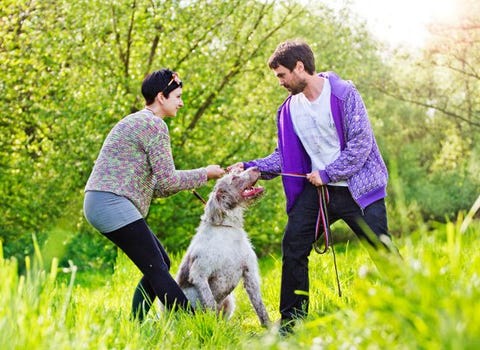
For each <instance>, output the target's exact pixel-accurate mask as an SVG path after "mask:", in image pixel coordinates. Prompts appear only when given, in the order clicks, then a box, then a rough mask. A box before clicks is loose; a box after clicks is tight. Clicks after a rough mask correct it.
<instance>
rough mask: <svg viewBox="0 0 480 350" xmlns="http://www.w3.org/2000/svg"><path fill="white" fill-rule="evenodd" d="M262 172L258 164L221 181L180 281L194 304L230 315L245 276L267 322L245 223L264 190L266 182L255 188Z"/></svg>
mask: <svg viewBox="0 0 480 350" xmlns="http://www.w3.org/2000/svg"><path fill="white" fill-rule="evenodd" d="M259 176H260V172H259V171H258V170H257V169H256V168H249V169H247V170H245V171H241V172H239V171H237V172H233V173H229V174H226V175H225V176H223V177H222V178H220V179H219V180H217V183H216V184H215V187H214V189H213V191H212V192H211V193H210V196H209V199H208V201H207V204H206V206H205V212H204V214H203V215H202V217H201V223H200V225H199V227H198V228H197V232H196V234H195V236H194V237H193V239H192V242H191V243H190V246H189V247H188V249H187V252H186V254H185V256H184V257H183V260H182V262H181V264H180V267H179V271H178V274H177V277H176V280H177V282H178V284H179V286H180V287H181V288H182V290H183V291H184V293H185V295H186V296H187V298H188V299H189V301H190V302H191V303H192V305H193V306H194V307H197V308H198V307H202V308H208V309H212V310H216V311H217V312H218V313H219V314H222V315H223V316H224V317H227V318H229V317H230V316H231V315H232V313H233V311H234V309H235V298H234V296H233V290H234V289H235V287H236V286H237V285H238V283H239V282H240V280H241V279H242V278H243V281H244V286H245V289H246V291H247V294H248V296H249V298H250V302H251V303H252V305H253V307H254V309H255V311H256V313H257V315H258V318H259V320H260V323H261V324H262V325H267V324H268V323H269V322H270V320H269V317H268V313H267V310H266V308H265V305H264V303H263V301H262V297H261V293H260V277H259V271H258V262H257V256H256V255H255V252H254V251H253V248H252V245H251V243H250V240H249V238H248V236H247V233H246V232H245V230H244V228H243V222H244V219H243V214H244V211H245V209H246V208H247V207H248V205H249V204H250V203H252V202H253V201H254V200H255V199H256V198H258V197H259V196H261V195H262V193H263V188H262V187H254V186H255V184H256V182H257V180H258V178H259Z"/></svg>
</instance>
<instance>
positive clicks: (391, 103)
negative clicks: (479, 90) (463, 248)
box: [0, 0, 480, 269]
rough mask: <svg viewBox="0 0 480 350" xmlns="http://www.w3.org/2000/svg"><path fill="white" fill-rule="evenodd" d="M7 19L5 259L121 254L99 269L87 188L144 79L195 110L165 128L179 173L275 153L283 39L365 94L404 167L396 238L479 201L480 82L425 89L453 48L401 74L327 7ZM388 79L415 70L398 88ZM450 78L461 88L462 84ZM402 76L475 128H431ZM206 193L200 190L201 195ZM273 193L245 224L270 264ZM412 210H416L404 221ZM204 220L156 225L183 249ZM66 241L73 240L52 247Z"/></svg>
mask: <svg viewBox="0 0 480 350" xmlns="http://www.w3.org/2000/svg"><path fill="white" fill-rule="evenodd" d="M0 13H1V18H2V20H1V21H0V66H1V70H0V196H1V198H2V203H1V212H2V221H1V223H0V239H1V240H2V242H3V244H4V251H5V255H6V256H16V257H17V258H18V261H19V262H22V261H23V257H24V256H26V255H29V254H31V253H32V252H33V245H32V243H31V235H32V234H36V235H37V237H38V241H39V244H40V245H41V246H42V249H47V250H48V249H50V248H49V247H50V246H51V245H54V246H56V247H57V248H58V249H57V248H55V249H53V248H52V249H50V250H51V251H52V252H53V251H54V252H57V253H58V254H61V255H59V256H58V258H59V259H60V263H61V264H62V265H65V264H66V262H67V261H68V259H71V258H72V259H74V261H75V263H76V264H77V265H78V266H79V268H82V269H83V268H87V267H92V268H93V267H97V268H102V266H105V264H106V266H108V265H109V264H111V263H112V260H111V259H113V258H114V256H115V253H114V250H111V249H107V251H106V253H105V254H104V256H105V259H104V260H102V259H99V258H98V257H96V256H95V254H96V252H97V251H98V250H102V251H103V250H104V248H105V246H106V244H105V243H108V242H106V241H105V240H104V239H103V238H102V237H101V236H98V235H97V234H95V233H94V232H93V231H92V230H91V228H88V229H87V228H85V227H86V225H87V223H86V222H85V221H84V219H83V216H82V211H81V208H82V199H83V188H84V185H85V183H86V181H87V179H88V176H89V173H90V171H91V168H92V165H93V162H94V160H95V158H96V156H97V154H98V151H99V149H100V147H101V145H102V142H103V140H104V138H105V136H106V134H107V133H108V131H109V130H110V129H111V127H112V126H113V125H114V124H115V123H116V122H117V121H118V120H120V119H121V118H122V117H123V116H125V115H127V114H128V113H130V112H132V111H135V110H137V109H139V108H142V106H143V104H142V102H143V101H142V98H141V96H140V93H139V86H140V82H141V80H142V78H143V76H144V75H145V74H146V73H147V72H150V71H152V70H154V69H158V68H160V67H169V68H171V69H174V70H177V71H178V72H179V73H180V76H181V77H182V79H183V81H184V84H185V85H184V92H183V95H184V96H183V97H184V101H185V107H184V108H183V109H182V110H181V111H180V112H179V115H178V116H177V117H176V118H175V119H169V120H168V121H167V122H168V124H169V128H170V133H171V137H172V147H173V153H174V157H175V163H176V166H177V168H178V169H190V168H198V167H201V166H204V165H206V164H221V165H223V166H227V165H230V164H232V163H234V162H237V161H241V160H249V159H253V158H258V157H263V156H265V155H267V154H269V153H270V152H271V151H273V150H274V148H275V147H276V128H275V112H276V110H277V107H278V105H279V104H280V103H281V102H282V100H283V99H284V98H285V96H286V93H285V90H283V89H280V88H279V87H278V82H277V81H276V78H275V77H274V75H273V74H271V72H270V71H269V69H268V68H267V66H266V62H267V60H268V57H269V56H270V54H271V53H272V52H273V50H274V48H275V46H276V45H277V44H278V43H279V42H281V41H283V40H285V39H288V38H296V37H300V38H303V39H305V40H306V41H307V42H309V43H310V44H311V45H312V48H313V49H314V51H315V55H316V59H317V70H319V71H323V70H334V71H336V72H337V73H339V74H340V75H341V76H342V77H345V78H347V79H351V80H353V81H354V82H355V84H356V85H357V87H358V88H359V90H360V92H361V94H362V96H363V98H364V100H365V103H366V105H367V108H368V110H369V113H370V117H371V120H372V125H373V127H374V129H375V132H376V136H377V141H378V142H379V144H380V145H381V148H382V152H383V155H384V156H385V158H386V160H387V164H388V166H389V167H391V166H392V165H393V164H394V163H396V164H397V166H398V170H397V173H398V174H397V179H398V180H397V182H398V185H396V189H393V187H391V188H392V189H390V188H389V192H390V193H389V194H390V196H389V201H390V202H391V203H392V206H391V207H392V208H393V210H394V211H393V212H392V213H393V214H394V215H395V218H394V220H391V222H392V224H393V226H392V231H393V232H409V230H408V229H405V228H406V227H408V228H414V227H415V225H416V223H417V222H418V221H417V220H416V219H414V218H413V217H414V216H415V215H413V216H412V215H411V214H412V213H413V212H415V211H417V212H420V213H421V214H422V216H423V217H424V218H425V219H432V218H433V219H437V220H438V219H442V220H443V219H444V218H445V217H449V218H450V219H452V218H453V217H454V216H455V215H456V213H457V212H458V211H460V210H464V209H465V208H466V207H468V205H470V204H471V201H472V200H473V199H474V198H475V195H476V193H477V192H478V188H479V187H478V186H479V183H478V181H479V180H478V176H476V174H478V169H479V167H480V165H479V164H480V160H479V159H478V155H477V154H478V152H476V151H475V147H477V148H478V146H475V145H477V144H478V142H475V141H476V139H475V137H474V135H475V133H473V132H469V131H470V130H471V129H470V127H471V126H472V121H473V123H475V120H476V119H475V118H476V117H477V116H476V114H475V113H476V112H475V108H476V107H475V106H476V105H477V104H476V103H477V100H478V99H477V98H475V96H477V95H478V94H476V95H475V91H476V90H475V89H476V87H477V83H476V81H475V79H474V77H471V78H469V79H471V80H469V84H468V87H469V89H467V90H466V91H468V92H469V94H468V99H464V98H463V97H462V95H461V94H458V93H451V91H450V90H445V89H433V88H429V89H425V90H421V87H433V86H436V85H438V84H435V83H436V82H437V81H443V80H435V79H440V78H441V79H444V77H445V74H442V73H438V71H439V67H436V66H435V65H433V63H435V62H446V61H448V60H447V58H449V59H450V60H452V59H453V58H452V57H450V56H448V55H447V54H448V52H449V51H448V50H447V51H445V50H443V51H442V50H440V51H435V52H434V53H432V56H429V57H430V58H432V60H431V61H430V62H433V63H432V65H433V66H435V67H434V68H433V67H428V66H427V67H426V66H425V65H416V66H414V65H407V64H406V61H405V59H404V58H403V57H398V56H389V61H388V62H387V60H384V58H385V56H384V55H385V53H384V52H381V51H380V50H381V49H382V47H381V46H380V45H379V43H377V42H375V41H374V40H372V38H371V36H370V34H369V33H368V31H367V30H366V26H365V24H364V23H361V22H360V21H359V20H358V18H355V17H354V16H353V15H352V12H351V11H350V10H349V9H348V7H346V8H343V9H340V10H339V11H333V10H332V9H329V8H328V7H326V6H324V5H322V4H317V6H314V7H312V6H309V7H306V6H303V5H301V4H299V3H297V2H295V1H255V0H247V1H243V0H242V1H240V0H231V1H220V0H213V1H204V0H197V1H187V2H184V1H153V2H152V1H145V0H136V1H131V0H128V1H127V0H118V1H113V2H112V1H110V2H105V1H86V0H80V1H76V2H70V1H65V0H59V1H55V2H52V1H44V2H31V1H23V0H18V1H14V0H6V1H4V6H2V7H1V9H0ZM299 18H301V19H302V20H301V21H299ZM446 43H447V44H448V43H450V44H451V42H450V41H447V42H446ZM442 55H444V56H442ZM442 57H443V58H442ZM472 57H473V58H472V61H471V62H472V67H473V66H475V63H476V61H475V57H476V56H474V55H473V56H472ZM433 58H435V60H433ZM407 59H408V60H411V58H410V57H408V58H407ZM407 62H408V61H407ZM448 62H451V61H448ZM469 62H470V61H469ZM387 63H389V64H387ZM392 66H393V68H395V67H405V68H404V69H405V71H401V73H398V74H397V76H398V77H399V78H397V77H396V76H395V75H394V73H395V72H397V71H396V70H395V69H393V68H392ZM455 67H456V66H455ZM419 70H421V72H425V73H422V74H417V72H418V71H419ZM431 72H434V73H435V74H433V73H432V74H430V73H431ZM450 74H452V75H447V76H448V77H450V78H451V79H452V80H455V81H458V83H457V84H455V85H452V86H457V87H458V86H459V84H460V79H459V77H458V76H457V75H454V74H453V73H451V72H450ZM406 75H408V76H409V77H410V79H409V80H408V82H409V83H410V82H411V84H416V85H418V89H417V88H415V89H412V90H411V91H413V92H415V93H417V92H421V91H428V96H427V97H428V98H430V97H431V96H437V97H438V98H437V99H436V100H438V101H444V100H443V99H442V98H441V97H442V96H443V97H445V96H444V95H448V96H450V97H451V98H454V99H455V100H454V101H453V102H455V103H454V104H453V105H455V106H463V105H470V106H472V108H471V112H472V113H471V114H469V116H468V117H469V118H470V119H469V120H470V123H463V122H462V123H455V122H450V121H447V122H446V121H445V118H441V117H442V116H444V115H448V113H447V112H448V111H447V112H440V111H437V112H436V113H435V115H434V117H432V116H431V115H430V114H429V111H426V110H425V106H418V105H417V106H416V107H415V106H412V105H411V104H409V103H406V102H405V101H407V100H406V99H405V98H404V97H405V96H403V95H401V96H400V98H399V97H398V94H397V95H396V94H395V92H396V91H403V90H404V88H405V87H404V86H401V85H400V84H397V83H398V82H399V80H401V81H402V80H403V79H402V77H403V76H406ZM412 77H415V79H413V78H412ZM434 78H435V79H434ZM416 85H414V87H416ZM400 87H402V89H400ZM407 87H408V86H407ZM388 96H394V97H395V98H389V97H388ZM422 96H423V95H422ZM448 96H447V97H448ZM422 98H423V97H422ZM467 100H468V101H467ZM465 101H467V102H468V103H467V104H465V103H464V102H465ZM461 110H462V111H464V109H461ZM442 113H443V114H442ZM456 120H458V118H456ZM467 126H468V128H467ZM445 167H448V169H446V168H445ZM445 170H447V171H446V172H445ZM212 185H213V184H212V183H210V184H208V185H207V186H205V187H204V188H201V189H199V190H198V191H199V192H200V193H201V195H202V196H203V197H205V198H206V197H207V196H208V193H209V191H210V189H211V186H212ZM264 185H265V186H266V188H267V193H266V195H265V196H264V198H263V199H262V200H261V201H260V202H259V203H258V204H257V205H256V206H255V207H254V208H253V209H252V210H251V211H250V212H249V213H248V216H247V222H246V224H247V228H248V230H249V232H250V233H251V236H252V241H253V243H254V244H255V246H256V247H257V248H258V251H259V253H260V254H262V255H263V254H269V253H272V252H275V251H278V249H279V241H280V237H281V234H282V230H283V226H284V224H285V220H286V217H285V214H284V198H283V193H282V189H281V184H280V180H279V179H275V180H273V181H270V182H265V183H264ZM459 188H460V189H459ZM400 189H401V192H400ZM397 201H399V203H400V204H401V205H397ZM402 206H403V208H404V209H406V210H407V213H401V212H400V211H397V209H398V210H403V209H399V208H401V207H402ZM417 208H419V209H417ZM201 213H202V205H201V203H200V202H199V201H198V200H197V199H196V198H195V197H194V196H193V195H191V193H189V192H185V193H179V194H177V195H175V196H172V197H170V198H166V199H159V200H155V201H154V202H153V204H152V207H151V210H150V215H149V217H148V222H149V224H150V226H151V227H152V228H153V230H154V232H155V233H157V234H158V236H159V237H160V239H161V240H162V242H164V243H165V245H166V246H167V247H168V248H169V250H170V251H181V250H182V249H184V248H185V247H186V246H187V244H188V242H189V240H190V238H191V237H192V235H193V233H194V230H195V227H196V226H197V225H198V220H199V216H200V215H201ZM397 214H400V217H403V219H402V221H401V222H400V221H399V220H396V218H397ZM66 223H68V225H67V224H66ZM60 231H61V232H64V233H65V234H62V235H60V236H58V232H60ZM49 236H51V237H50V238H49ZM57 238H58V240H59V241H58V242H55V239H57ZM20 265H21V267H20V268H23V263H20Z"/></svg>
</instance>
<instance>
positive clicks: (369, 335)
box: [0, 219, 480, 350]
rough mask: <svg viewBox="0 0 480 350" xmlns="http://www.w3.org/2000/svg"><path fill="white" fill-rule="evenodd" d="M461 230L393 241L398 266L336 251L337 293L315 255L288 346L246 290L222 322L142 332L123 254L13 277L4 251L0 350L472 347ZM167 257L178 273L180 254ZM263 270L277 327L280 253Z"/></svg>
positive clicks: (169, 317)
mask: <svg viewBox="0 0 480 350" xmlns="http://www.w3.org/2000/svg"><path fill="white" fill-rule="evenodd" d="M462 222H463V220H462V219H459V220H458V222H456V223H448V224H439V225H438V226H437V227H434V228H432V229H430V230H423V231H418V232H413V233H411V234H409V235H408V236H406V237H400V238H397V239H396V244H397V245H398V247H399V249H400V252H401V254H402V257H403V259H401V260H400V259H394V258H392V256H384V255H380V254H374V253H372V252H369V251H368V250H367V249H366V248H365V247H364V246H362V245H361V244H359V243H358V242H348V243H342V244H339V245H337V246H336V249H335V251H336V257H337V263H338V268H339V273H340V283H341V288H342V292H343V296H342V297H339V296H338V293H337V287H336V282H335V273H334V269H333V260H332V253H331V252H329V253H327V254H325V255H318V254H316V253H312V255H311V260H310V300H311V303H310V313H309V316H308V318H307V319H306V320H305V321H304V322H302V323H301V324H299V325H297V327H296V328H295V333H294V334H293V335H292V336H290V337H287V338H282V337H280V336H279V335H278V332H277V329H276V327H275V325H273V326H272V327H271V328H270V329H264V328H262V327H260V325H259V322H258V319H257V318H256V315H255V313H254V311H253V309H252V307H251V306H250V304H249V301H248V297H247V295H246V293H245V292H244V290H243V288H237V290H236V291H235V293H236V298H237V310H236V311H235V313H234V315H233V317H232V319H230V320H229V321H225V320H222V319H219V318H217V317H216V316H215V315H214V314H213V313H211V312H203V313H201V312H199V313H197V314H196V315H195V316H190V315H187V314H183V313H176V314H162V313H160V312H158V310H153V311H155V312H150V314H149V317H148V319H147V321H146V322H145V323H143V324H142V325H139V324H137V323H136V322H132V321H130V320H129V311H130V301H131V296H132V293H133V288H134V286H135V285H136V282H137V280H138V279H139V278H140V275H139V272H138V271H137V270H136V268H135V267H134V266H133V264H132V263H130V261H129V260H128V259H126V258H125V256H123V255H122V254H120V255H119V257H118V259H117V263H116V267H115V271H114V273H113V275H112V274H110V273H109V272H105V271H98V272H97V273H95V274H92V273H90V274H89V275H85V274H82V273H81V272H78V271H76V267H75V265H74V264H73V263H72V265H71V266H70V267H69V268H66V269H65V268H64V269H58V268H57V267H56V265H55V260H54V261H53V262H52V264H51V266H48V267H46V268H41V265H42V262H41V257H37V258H36V259H32V261H31V260H29V259H27V274H26V275H25V276H18V274H17V262H16V261H14V260H10V259H5V258H4V257H3V255H2V253H1V251H2V250H1V246H0V280H1V283H0V296H1V300H2V302H1V307H0V349H183V350H187V349H200V348H202V349H249V350H252V349H479V348H480V301H479V300H480V240H479V238H480V224H479V223H478V222H473V223H470V224H469V225H468V227H467V228H466V229H465V227H463V228H461V224H462ZM172 258H173V259H172V260H173V266H172V271H173V272H174V273H175V272H176V269H177V266H178V263H179V261H180V256H173V257H172ZM33 260H34V261H35V262H33ZM260 265H261V274H262V293H263V296H264V300H265V303H266V305H267V309H268V311H269V313H270V317H271V318H272V320H277V319H278V318H279V314H278V310H277V309H278V300H279V289H280V288H279V285H280V266H281V261H280V257H277V256H270V257H268V258H264V259H262V260H261V261H260Z"/></svg>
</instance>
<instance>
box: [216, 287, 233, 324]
mask: <svg viewBox="0 0 480 350" xmlns="http://www.w3.org/2000/svg"><path fill="white" fill-rule="evenodd" d="M233 311H235V296H234V295H233V292H232V293H230V294H229V295H227V297H226V298H225V299H223V301H222V302H221V303H220V304H219V305H218V313H219V314H220V315H221V316H222V317H223V318H225V319H227V320H228V319H230V317H232V314H233Z"/></svg>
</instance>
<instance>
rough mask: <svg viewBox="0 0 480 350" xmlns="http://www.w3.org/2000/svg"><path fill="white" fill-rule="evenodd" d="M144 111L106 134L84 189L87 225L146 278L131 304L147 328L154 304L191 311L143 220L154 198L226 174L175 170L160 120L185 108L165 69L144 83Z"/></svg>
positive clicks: (174, 78) (178, 85)
mask: <svg viewBox="0 0 480 350" xmlns="http://www.w3.org/2000/svg"><path fill="white" fill-rule="evenodd" d="M142 95H143V97H144V98H145V103H146V106H145V108H144V109H142V110H141V111H138V112H136V113H133V114H130V115H128V116H126V117H125V118H123V119H122V120H121V121H120V122H119V123H118V124H116V125H115V126H114V127H113V129H112V130H111V131H110V133H109V134H108V136H107V138H106V139H105V142H104V144H103V146H102V149H101V150H100V154H99V156H98V158H97V160H96V162H95V165H94V167H93V170H92V173H91V175H90V178H89V179H88V182H87V185H86V187H85V200H84V214H85V217H86V219H87V221H88V222H89V223H90V224H91V225H92V226H93V227H95V228H96V229H97V230H98V231H100V232H101V233H102V234H103V235H105V236H106V237H107V238H108V239H110V240H111V241H112V242H113V243H115V244H116V245H117V246H118V247H119V248H120V249H122V250H123V251H124V252H125V254H126V255H127V256H128V257H129V258H130V259H131V260H132V261H133V262H134V263H135V265H136V266H137V267H138V268H139V269H140V271H142V273H143V277H142V278H141V280H140V282H139V284H138V286H137V287H136V289H135V293H134V296H133V301H132V313H133V315H134V317H138V318H139V319H140V320H143V318H144V317H145V315H146V314H147V312H148V310H149V309H150V306H151V304H152V302H153V300H154V299H155V297H156V296H157V297H158V298H159V299H160V301H161V302H162V303H164V305H165V306H166V307H167V308H173V309H176V308H182V309H188V310H190V311H193V309H192V308H191V306H190V305H189V304H188V300H187V298H186V297H185V295H184V294H183V292H182V290H181V289H180V288H179V286H178V285H177V283H176V282H175V280H174V279H173V278H172V276H171V275H170V273H169V269H170V260H169V257H168V255H167V253H166V252H165V249H164V248H163V246H162V244H161V243H160V241H159V240H158V239H157V237H156V236H155V235H154V234H153V233H152V231H151V230H150V228H149V227H148V225H147V223H146V221H145V217H146V216H147V214H148V210H149V207H150V202H151V200H152V198H154V197H167V196H169V195H172V194H174V193H177V192H179V191H181V190H186V189H193V188H196V187H199V186H202V185H204V184H205V183H206V182H207V180H209V179H217V178H219V177H221V176H222V175H223V174H224V170H223V169H222V168H221V167H220V166H218V165H208V166H207V167H205V168H199V169H193V170H176V169H175V165H174V162H173V157H172V152H171V146H170V135H169V132H168V127H167V125H166V124H165V122H164V121H163V118H166V117H174V116H175V115H176V114H177V111H178V109H179V108H181V107H182V106H183V101H182V82H181V80H180V79H179V77H178V75H177V74H176V73H175V72H172V71H171V70H168V69H161V70H159V71H155V72H153V73H151V74H149V75H147V77H146V78H145V79H144V81H143V83H142Z"/></svg>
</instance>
